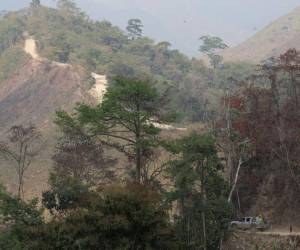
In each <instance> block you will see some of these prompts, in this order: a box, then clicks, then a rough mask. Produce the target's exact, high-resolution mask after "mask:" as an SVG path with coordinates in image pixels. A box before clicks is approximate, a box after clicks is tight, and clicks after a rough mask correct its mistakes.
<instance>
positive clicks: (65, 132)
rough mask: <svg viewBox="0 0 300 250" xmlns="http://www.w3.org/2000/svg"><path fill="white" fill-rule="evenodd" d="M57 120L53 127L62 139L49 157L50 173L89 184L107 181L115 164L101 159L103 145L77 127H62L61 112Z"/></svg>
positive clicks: (75, 125) (106, 159)
mask: <svg viewBox="0 0 300 250" xmlns="http://www.w3.org/2000/svg"><path fill="white" fill-rule="evenodd" d="M58 113H59V112H58ZM58 117H59V118H58V119H57V120H56V124H57V125H58V126H59V129H60V130H61V132H62V136H61V137H60V138H59V140H58V143H57V145H56V151H55V154H54V155H53V157H52V159H53V161H54V168H53V174H55V175H56V176H57V177H58V178H60V179H68V178H74V179H75V180H78V181H79V182H82V183H88V184H95V183H98V184H99V182H102V183H105V182H106V181H110V180H111V179H112V178H113V177H114V174H113V173H112V171H111V170H109V167H111V164H112V163H114V162H115V161H114V160H112V159H110V158H108V157H106V158H105V157H104V145H102V144H101V143H100V144H99V143H97V142H96V141H95V139H94V138H91V137H89V136H88V135H87V134H85V132H84V131H83V130H82V129H81V127H80V125H79V124H75V123H73V126H65V124H64V122H62V121H65V120H64V118H65V119H67V117H64V116H63V113H60V115H58ZM69 125H70V123H69Z"/></svg>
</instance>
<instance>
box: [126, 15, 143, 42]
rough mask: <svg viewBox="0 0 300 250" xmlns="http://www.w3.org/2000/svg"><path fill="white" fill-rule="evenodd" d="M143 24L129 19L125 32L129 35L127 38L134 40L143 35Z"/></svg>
mask: <svg viewBox="0 0 300 250" xmlns="http://www.w3.org/2000/svg"><path fill="white" fill-rule="evenodd" d="M143 27H144V26H143V24H142V21H141V20H140V19H130V20H128V25H127V28H126V29H127V31H128V34H129V37H130V38H131V39H136V38H140V37H141V36H142V33H143V29H142V28H143Z"/></svg>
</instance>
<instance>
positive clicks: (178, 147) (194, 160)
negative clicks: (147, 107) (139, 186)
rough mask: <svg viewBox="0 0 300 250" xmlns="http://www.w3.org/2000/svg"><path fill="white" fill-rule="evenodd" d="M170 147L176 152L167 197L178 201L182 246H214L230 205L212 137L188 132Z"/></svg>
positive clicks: (224, 228)
mask: <svg viewBox="0 0 300 250" xmlns="http://www.w3.org/2000/svg"><path fill="white" fill-rule="evenodd" d="M171 150H172V151H173V152H175V153H177V154H178V156H179V157H178V159H177V160H175V161H172V162H171V167H170V176H171V179H172V180H173V182H174V191H173V192H171V199H174V200H177V201H178V203H179V211H180V216H179V218H177V225H178V234H179V238H180V240H181V242H183V246H184V247H185V248H186V249H205V250H206V249H218V248H219V244H220V239H221V238H222V236H223V231H225V230H226V227H227V220H229V218H230V216H231V206H230V204H229V203H228V202H227V200H226V195H227V186H226V183H225V181H224V180H223V178H222V177H221V176H220V175H219V174H218V164H219V163H218V156H217V151H216V149H215V141H214V138H213V137H212V136H211V135H209V134H205V135H199V134H196V133H192V134H191V135H190V136H188V137H185V138H183V139H179V140H177V141H176V142H175V143H174V144H173V146H171Z"/></svg>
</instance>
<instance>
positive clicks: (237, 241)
mask: <svg viewBox="0 0 300 250" xmlns="http://www.w3.org/2000/svg"><path fill="white" fill-rule="evenodd" d="M299 249H300V235H299V234H297V233H292V234H290V233H288V232H278V233H276V232H268V233H267V232H266V233H250V232H233V233H231V235H230V236H229V237H228V239H227V240H226V241H225V242H224V243H223V247H222V250H299Z"/></svg>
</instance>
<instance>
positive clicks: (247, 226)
mask: <svg viewBox="0 0 300 250" xmlns="http://www.w3.org/2000/svg"><path fill="white" fill-rule="evenodd" d="M270 227H271V225H270V224H269V223H268V222H266V221H265V220H263V219H260V218H258V217H243V218H240V219H238V220H235V221H231V222H230V228H231V229H233V230H236V229H241V230H259V231H265V230H268V229H270Z"/></svg>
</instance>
